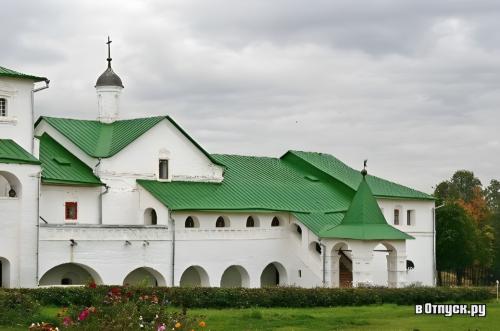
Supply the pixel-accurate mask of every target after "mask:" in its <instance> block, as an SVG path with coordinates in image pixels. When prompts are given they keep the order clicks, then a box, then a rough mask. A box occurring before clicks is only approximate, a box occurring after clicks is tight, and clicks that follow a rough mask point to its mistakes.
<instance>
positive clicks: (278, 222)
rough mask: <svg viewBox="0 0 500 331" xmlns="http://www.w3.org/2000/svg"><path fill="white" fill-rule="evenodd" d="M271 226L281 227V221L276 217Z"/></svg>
mask: <svg viewBox="0 0 500 331" xmlns="http://www.w3.org/2000/svg"><path fill="white" fill-rule="evenodd" d="M271 226H280V220H279V219H278V218H277V217H276V216H275V217H274V218H273V221H272V222H271Z"/></svg>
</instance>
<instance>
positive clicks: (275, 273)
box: [260, 262, 287, 287]
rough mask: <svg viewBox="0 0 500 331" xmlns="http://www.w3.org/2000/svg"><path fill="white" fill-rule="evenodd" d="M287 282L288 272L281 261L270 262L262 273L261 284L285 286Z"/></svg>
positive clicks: (262, 285)
mask: <svg viewBox="0 0 500 331" xmlns="http://www.w3.org/2000/svg"><path fill="white" fill-rule="evenodd" d="M286 284H287V274H286V269H285V267H284V266H283V265H282V264H281V263H279V262H272V263H269V264H268V265H267V266H266V267H265V268H264V270H263V271H262V274H261V275H260V286H261V287H270V286H279V285H281V286H283V285H286Z"/></svg>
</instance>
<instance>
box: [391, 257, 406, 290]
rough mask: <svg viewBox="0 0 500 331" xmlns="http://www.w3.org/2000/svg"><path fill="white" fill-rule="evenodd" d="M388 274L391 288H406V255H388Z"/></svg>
mask: <svg viewBox="0 0 500 331" xmlns="http://www.w3.org/2000/svg"><path fill="white" fill-rule="evenodd" d="M387 273H388V286H389V287H404V286H406V255H398V254H395V253H391V254H389V255H387Z"/></svg>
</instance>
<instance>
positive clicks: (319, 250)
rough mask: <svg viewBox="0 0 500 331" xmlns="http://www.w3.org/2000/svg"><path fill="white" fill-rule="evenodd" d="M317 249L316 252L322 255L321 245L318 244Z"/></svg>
mask: <svg viewBox="0 0 500 331" xmlns="http://www.w3.org/2000/svg"><path fill="white" fill-rule="evenodd" d="M315 248H316V252H317V253H318V254H321V245H320V244H319V243H316V247H315Z"/></svg>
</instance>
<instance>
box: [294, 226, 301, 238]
mask: <svg viewBox="0 0 500 331" xmlns="http://www.w3.org/2000/svg"><path fill="white" fill-rule="evenodd" d="M293 234H294V237H295V238H297V239H299V240H302V228H301V227H300V225H298V224H295V223H294V224H293Z"/></svg>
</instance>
